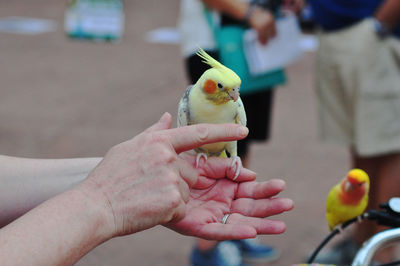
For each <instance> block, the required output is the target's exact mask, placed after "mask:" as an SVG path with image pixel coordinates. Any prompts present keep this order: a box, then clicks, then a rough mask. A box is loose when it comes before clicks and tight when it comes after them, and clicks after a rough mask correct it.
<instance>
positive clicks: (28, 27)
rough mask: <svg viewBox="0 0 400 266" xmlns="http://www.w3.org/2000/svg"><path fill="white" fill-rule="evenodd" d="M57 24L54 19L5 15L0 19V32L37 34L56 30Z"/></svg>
mask: <svg viewBox="0 0 400 266" xmlns="http://www.w3.org/2000/svg"><path fill="white" fill-rule="evenodd" d="M56 28H57V24H56V23H55V22H54V21H53V20H49V19H38V18H27V17H5V18H2V19H0V32H8V33H16V34H27V35H35V34H41V33H46V32H52V31H55V30H56Z"/></svg>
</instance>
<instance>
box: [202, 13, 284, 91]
mask: <svg viewBox="0 0 400 266" xmlns="http://www.w3.org/2000/svg"><path fill="white" fill-rule="evenodd" d="M204 13H205V15H206V19H207V21H208V23H209V25H210V27H211V29H212V30H213V33H214V38H215V41H216V43H217V45H218V53H219V56H220V61H221V63H222V64H224V65H225V66H226V67H228V68H230V69H232V70H233V71H234V72H235V73H236V74H237V75H238V76H239V77H240V79H241V80H242V84H241V86H240V94H242V95H246V94H250V93H253V92H257V91H260V90H265V88H270V87H273V86H276V85H280V84H284V83H285V81H286V77H285V74H284V73H283V71H282V69H277V70H273V71H268V72H266V73H264V74H260V75H257V76H253V75H251V74H250V72H249V68H248V65H247V60H246V55H245V54H244V47H243V35H244V33H245V31H246V29H245V28H244V27H240V26H223V27H217V26H215V25H214V23H213V21H212V18H211V14H210V12H209V11H207V10H206V9H205V11H204Z"/></svg>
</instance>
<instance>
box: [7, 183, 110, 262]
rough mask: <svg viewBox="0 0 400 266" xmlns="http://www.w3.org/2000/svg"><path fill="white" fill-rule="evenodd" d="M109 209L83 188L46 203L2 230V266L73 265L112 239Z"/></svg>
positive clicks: (70, 191)
mask: <svg viewBox="0 0 400 266" xmlns="http://www.w3.org/2000/svg"><path fill="white" fill-rule="evenodd" d="M107 208H108V207H107V206H106V204H102V200H101V198H100V197H96V196H95V195H94V194H93V193H92V194H91V193H85V190H82V189H80V188H75V189H72V190H69V191H67V192H64V193H62V194H60V195H58V196H56V197H54V198H52V199H50V200H48V201H46V202H44V203H43V204H41V205H39V206H38V207H36V208H35V209H33V210H31V211H30V212H28V213H26V214H25V215H24V216H22V217H20V218H19V219H17V220H16V221H14V222H13V223H10V224H9V225H7V226H5V227H4V228H2V229H1V230H0V247H1V248H0V261H1V265H13V266H15V265H73V264H74V263H75V262H77V261H78V260H79V259H80V258H81V257H82V256H84V255H85V254H86V253H87V252H89V251H90V250H91V249H93V248H94V247H96V246H97V245H99V244H101V243H102V242H104V241H106V240H108V239H110V238H111V237H112V233H113V232H112V230H110V229H112V228H113V224H112V221H113V218H112V217H109V214H108V212H107Z"/></svg>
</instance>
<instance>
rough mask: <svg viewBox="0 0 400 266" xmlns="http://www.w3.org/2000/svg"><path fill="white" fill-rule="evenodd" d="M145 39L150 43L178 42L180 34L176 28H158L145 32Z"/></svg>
mask: <svg viewBox="0 0 400 266" xmlns="http://www.w3.org/2000/svg"><path fill="white" fill-rule="evenodd" d="M146 41H148V42H150V43H163V44H179V43H180V42H181V34H180V32H179V31H178V30H177V29H176V28H168V27H166V28H159V29H155V30H152V31H150V32H148V33H146Z"/></svg>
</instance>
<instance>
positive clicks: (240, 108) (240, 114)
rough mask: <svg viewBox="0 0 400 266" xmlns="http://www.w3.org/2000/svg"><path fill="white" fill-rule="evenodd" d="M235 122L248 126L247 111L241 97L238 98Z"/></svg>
mask: <svg viewBox="0 0 400 266" xmlns="http://www.w3.org/2000/svg"><path fill="white" fill-rule="evenodd" d="M235 123H236V124H240V125H242V126H246V124H247V118H246V111H245V110H244V105H243V102H242V99H240V97H239V99H238V100H237V113H236V117H235Z"/></svg>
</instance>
